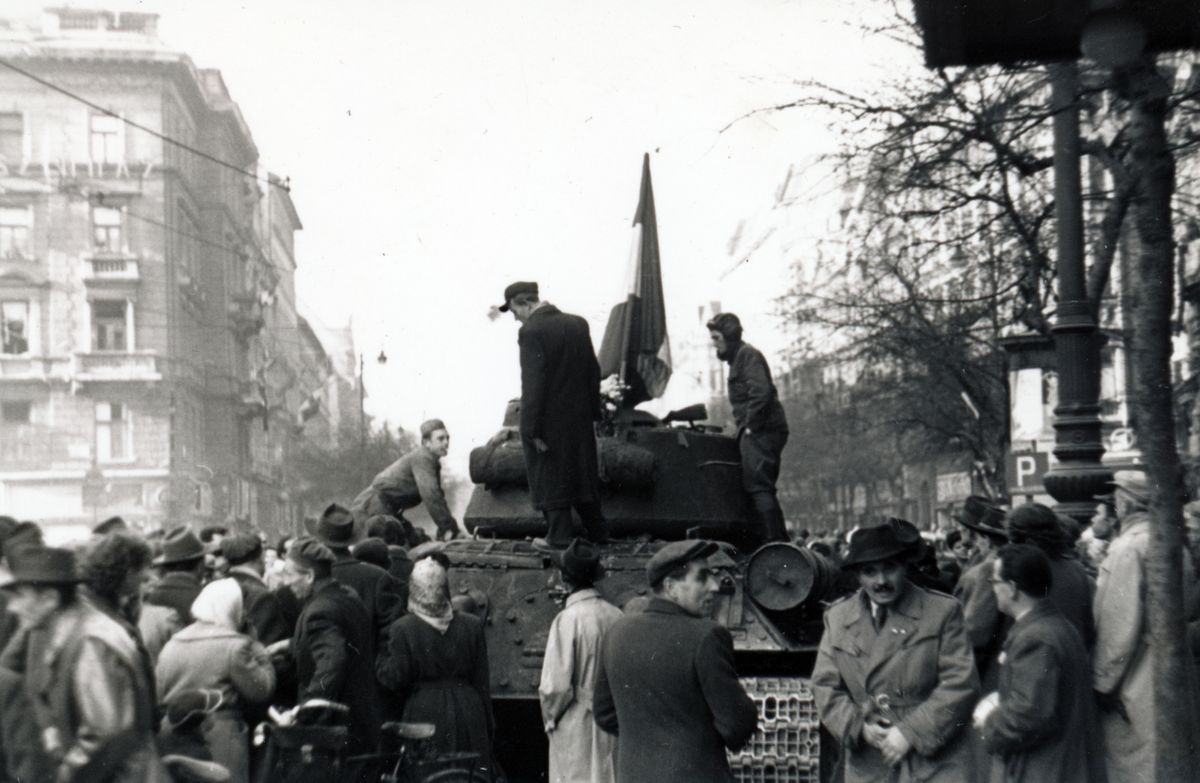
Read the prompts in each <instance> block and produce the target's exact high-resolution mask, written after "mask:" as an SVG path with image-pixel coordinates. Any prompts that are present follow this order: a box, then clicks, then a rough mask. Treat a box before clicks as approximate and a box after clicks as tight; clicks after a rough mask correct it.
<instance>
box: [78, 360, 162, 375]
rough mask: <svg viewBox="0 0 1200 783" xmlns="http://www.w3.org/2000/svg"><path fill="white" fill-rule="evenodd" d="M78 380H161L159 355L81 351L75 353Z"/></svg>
mask: <svg viewBox="0 0 1200 783" xmlns="http://www.w3.org/2000/svg"><path fill="white" fill-rule="evenodd" d="M76 359H77V362H78V363H77V365H76V376H75V377H76V378H78V379H79V380H80V381H161V380H162V372H161V370H160V367H159V357H158V355H157V354H153V353H81V354H77V355H76Z"/></svg>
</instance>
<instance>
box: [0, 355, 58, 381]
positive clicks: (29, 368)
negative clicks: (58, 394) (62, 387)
mask: <svg viewBox="0 0 1200 783" xmlns="http://www.w3.org/2000/svg"><path fill="white" fill-rule="evenodd" d="M70 371H71V360H70V359H68V358H67V357H65V356H12V355H7V354H0V381H48V380H51V379H54V378H60V379H64V380H65V379H66V378H67V377H68V376H69V375H70Z"/></svg>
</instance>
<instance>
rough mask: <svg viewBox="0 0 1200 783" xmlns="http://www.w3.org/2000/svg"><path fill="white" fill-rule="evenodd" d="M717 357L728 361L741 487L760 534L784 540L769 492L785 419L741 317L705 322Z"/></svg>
mask: <svg viewBox="0 0 1200 783" xmlns="http://www.w3.org/2000/svg"><path fill="white" fill-rule="evenodd" d="M706 327H707V328H708V333H709V337H710V338H711V339H712V343H713V346H714V347H715V348H716V349H717V358H718V359H723V360H724V361H726V362H729V378H728V386H729V404H730V406H731V407H732V408H733V419H734V422H735V423H736V424H737V439H738V450H739V452H741V457H742V488H743V489H745V490H746V493H747V494H748V495H750V500H751V503H753V505H754V513H755V515H756V516H757V517H758V522H759V525H760V526H761V529H762V534H763V537H764V538H765V539H766V540H768V541H787V540H789V539H788V532H787V525H785V524H784V519H783V510H782V509H781V508H780V507H779V498H778V497H777V496H776V494H775V482H776V481H778V480H779V467H780V463H781V459H782V454H783V447H784V446H785V445H787V440H788V423H787V416H786V415H785V414H784V412H783V405H781V404H780V402H779V393H778V392H777V391H776V390H775V383H774V382H773V381H772V380H771V368H770V367H769V366H768V365H767V360H766V357H764V356H763V354H762V351H760V350H758V349H757V348H755V347H754V346H753V345H750V344H749V343H746V342H743V341H742V322H741V321H740V320H739V319H738V317H737V316H736V315H734V314H733V313H721V314H719V315H717V316H716V317H714V318H713V319H712V320H711V321H709V322H708V323H707V324H706Z"/></svg>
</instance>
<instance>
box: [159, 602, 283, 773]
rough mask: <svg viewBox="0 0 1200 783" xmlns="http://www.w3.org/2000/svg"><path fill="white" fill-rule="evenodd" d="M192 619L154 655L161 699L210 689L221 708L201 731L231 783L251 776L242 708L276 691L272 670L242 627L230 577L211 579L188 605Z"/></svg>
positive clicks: (261, 650)
mask: <svg viewBox="0 0 1200 783" xmlns="http://www.w3.org/2000/svg"><path fill="white" fill-rule="evenodd" d="M192 616H193V617H194V618H195V622H193V623H192V624H191V625H189V626H187V627H186V628H184V629H183V630H182V631H180V632H179V633H177V634H175V635H174V636H172V637H171V639H170V641H168V642H167V644H166V646H165V647H163V650H162V653H161V654H160V655H159V657H158V666H157V668H156V671H155V673H156V674H157V678H158V688H159V694H158V695H159V699H160V700H161V701H163V702H166V701H167V700H169V699H170V698H171V697H172V696H175V695H177V694H179V693H181V692H183V691H189V690H197V689H214V690H219V691H220V692H221V707H220V708H219V709H218V710H217V711H216V712H214V713H213V715H212V716H211V719H210V721H209V723H208V725H207V727H206V728H205V730H204V737H205V740H206V742H207V743H208V747H209V750H210V751H211V752H212V756H213V761H215V762H217V763H218V764H222V765H224V766H225V767H227V768H228V769H229V772H230V775H231V780H232V781H234V783H248V781H249V779H250V732H249V729H248V727H247V725H246V719H245V716H244V714H243V708H244V707H245V706H246V705H247V704H263V703H265V702H266V701H268V700H269V699H270V698H271V694H272V693H273V692H274V690H275V670H274V669H273V668H272V666H271V660H270V657H269V656H268V655H267V651H266V650H265V649H264V648H263V646H262V645H261V644H259V643H258V642H256V641H255V640H254V639H252V638H251V637H249V636H247V635H246V634H245V633H243V632H242V628H243V624H242V591H241V588H239V587H238V584H237V582H236V581H234V580H233V579H217V580H215V581H213V582H210V583H209V584H208V585H207V586H206V587H205V588H204V589H203V590H201V591H200V595H199V596H197V598H196V600H195V602H194V603H193V604H192Z"/></svg>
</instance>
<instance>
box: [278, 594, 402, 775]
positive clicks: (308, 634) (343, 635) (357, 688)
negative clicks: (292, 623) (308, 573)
mask: <svg viewBox="0 0 1200 783" xmlns="http://www.w3.org/2000/svg"><path fill="white" fill-rule="evenodd" d="M292 655H293V657H294V658H295V661H296V679H297V680H298V681H299V690H298V693H297V703H303V702H305V701H307V700H308V699H328V700H329V701H335V702H338V703H340V704H345V705H346V706H347V707H349V708H350V751H351V752H352V753H369V752H372V751H374V750H375V749H376V748H377V747H378V746H379V726H380V723H381V719H380V713H379V700H378V686H377V685H376V682H375V629H374V628H373V627H372V624H371V618H370V617H369V616H368V615H367V610H366V609H365V608H363V605H362V601H360V600H359V599H358V596H357V595H355V594H354V593H353V592H352V591H351V590H350V589H349V588H347V587H345V586H343V585H340V584H338V583H337V582H336V581H335V580H333V579H326V580H323V581H321V582H318V583H317V584H316V585H315V586H314V587H313V594H312V595H311V596H309V599H308V602H307V603H305V604H304V609H303V610H302V611H301V612H300V619H299V620H298V621H297V622H296V632H295V634H294V635H293V636H292Z"/></svg>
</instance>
